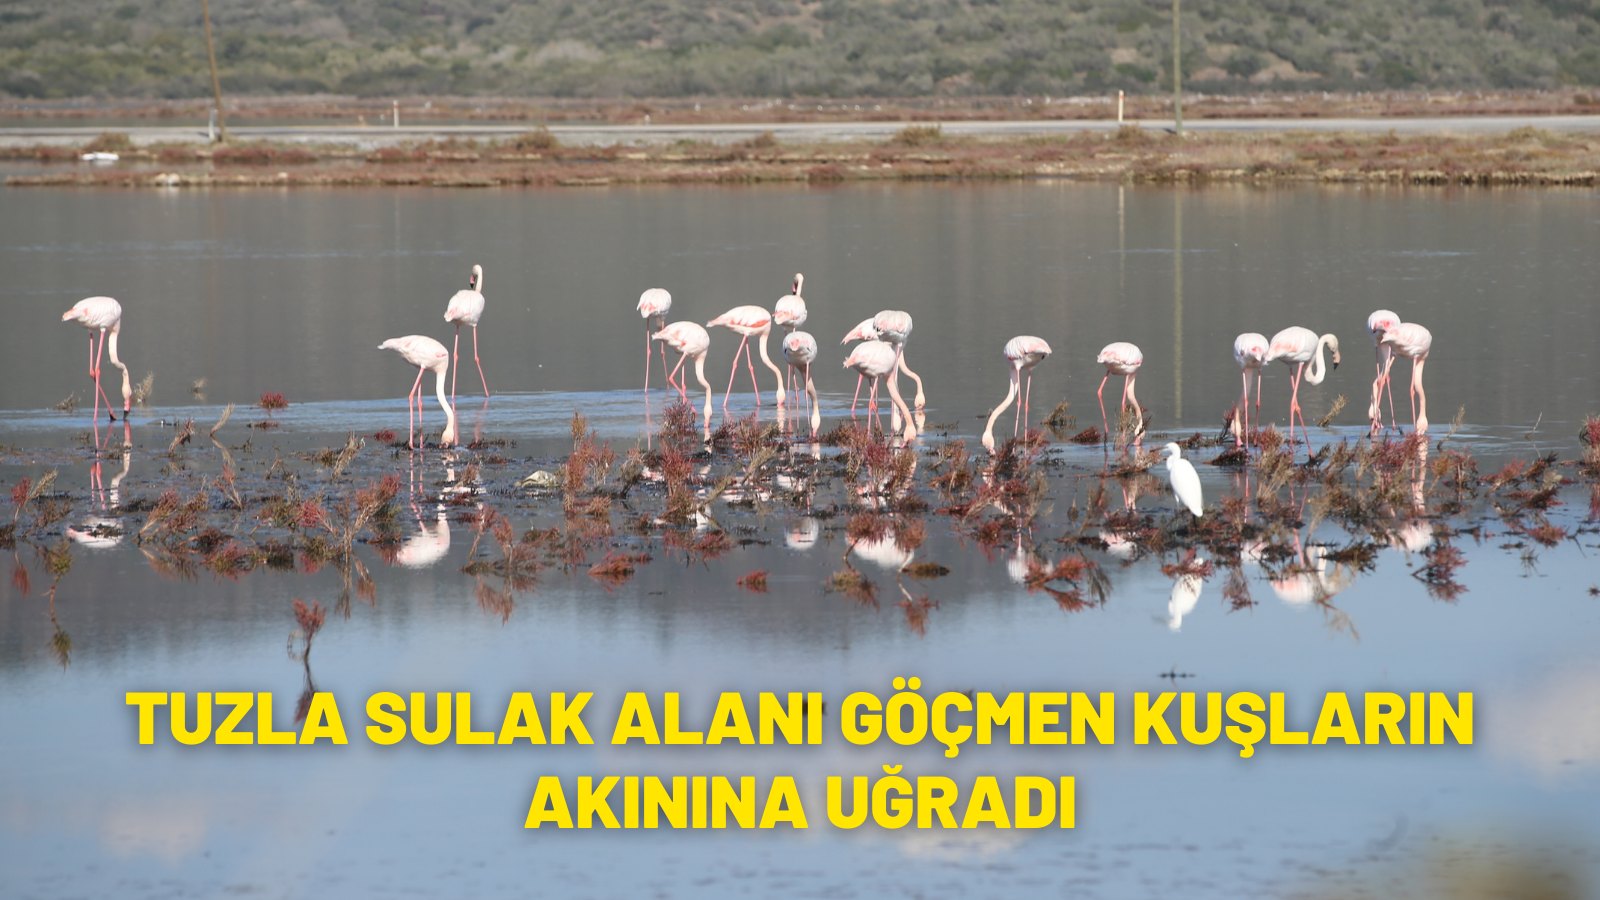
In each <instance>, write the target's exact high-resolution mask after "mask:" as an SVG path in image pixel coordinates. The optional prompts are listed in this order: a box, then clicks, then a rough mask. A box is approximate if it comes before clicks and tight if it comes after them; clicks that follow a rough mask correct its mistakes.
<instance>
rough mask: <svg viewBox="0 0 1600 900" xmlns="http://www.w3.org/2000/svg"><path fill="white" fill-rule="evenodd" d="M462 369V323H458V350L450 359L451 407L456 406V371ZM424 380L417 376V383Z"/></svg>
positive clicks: (420, 375)
mask: <svg viewBox="0 0 1600 900" xmlns="http://www.w3.org/2000/svg"><path fill="white" fill-rule="evenodd" d="M459 368H461V323H460V322H457V323H456V349H455V353H454V354H452V355H451V357H450V405H451V406H455V405H456V370H457V369H459ZM421 380H422V374H421V373H420V372H419V373H418V374H417V381H418V382H420V381H421Z"/></svg>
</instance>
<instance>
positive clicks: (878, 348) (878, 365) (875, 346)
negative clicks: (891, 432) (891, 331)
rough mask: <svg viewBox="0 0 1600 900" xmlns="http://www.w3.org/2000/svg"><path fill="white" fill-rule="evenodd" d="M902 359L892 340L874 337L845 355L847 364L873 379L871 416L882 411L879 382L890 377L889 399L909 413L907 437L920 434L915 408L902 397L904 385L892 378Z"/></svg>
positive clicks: (870, 401) (868, 403) (906, 414)
mask: <svg viewBox="0 0 1600 900" xmlns="http://www.w3.org/2000/svg"><path fill="white" fill-rule="evenodd" d="M899 359H900V353H899V350H898V349H896V347H895V345H893V344H891V343H889V342H888V341H880V340H877V339H876V338H874V339H873V340H870V341H862V342H861V343H859V344H857V345H856V346H855V349H853V350H851V351H850V355H849V356H848V357H846V358H845V361H844V367H845V368H846V369H855V370H856V373H857V374H858V375H861V376H863V377H865V378H871V379H873V381H872V391H871V393H870V394H869V395H868V397H867V415H868V416H869V417H870V416H872V415H874V414H876V413H877V412H878V381H879V380H887V382H888V384H889V398H890V400H891V401H892V403H893V405H894V408H895V410H896V411H899V412H903V413H904V415H905V416H906V440H908V441H909V440H910V439H911V438H914V437H916V426H915V425H914V424H913V423H912V422H911V421H910V419H911V410H909V409H906V402H905V400H903V399H901V397H900V386H899V385H897V384H895V382H894V379H893V378H892V377H889V376H891V375H893V373H894V371H895V364H896V363H897V362H898V361H899ZM850 415H851V417H852V418H853V417H854V416H855V408H854V407H853V406H852V407H851V412H850ZM891 424H892V423H891Z"/></svg>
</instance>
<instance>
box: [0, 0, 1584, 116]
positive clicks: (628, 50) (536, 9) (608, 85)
mask: <svg viewBox="0 0 1600 900" xmlns="http://www.w3.org/2000/svg"><path fill="white" fill-rule="evenodd" d="M211 12H212V23H213V27H214V29H215V32H216V43H217V58H218V64H219V66H220V68H221V71H222V78H223V87H224V89H225V90H226V91H228V92H230V93H235V94H241V93H243V94H313V93H339V94H354V95H357V96H390V95H403V96H415V95H429V94H432V95H447V94H448V95H528V96H557V97H563V96H564V97H613V96H651V97H675V96H701V95H704V96H719V95H720V96H745V97H762V96H766V97H774V96H777V97H788V96H813V97H870V96H898V97H914V96H926V95H932V94H949V95H956V96H961V95H1008V94H1010V95H1015V94H1028V95H1038V94H1055V95H1058V96H1059V95H1067V94H1075V93H1085V92H1102V91H1107V90H1116V89H1118V88H1121V89H1125V90H1128V91H1130V92H1152V91H1161V90H1166V89H1167V88H1168V86H1169V85H1170V84H1171V71H1170V66H1171V36H1172V28H1171V18H1170V15H1171V6H1170V3H1168V2H1166V0H1159V2H1142V0H530V2H511V0H487V2H483V0H477V2H469V0H251V2H243V0H214V2H213V3H212V4H211ZM1182 26H1183V42H1184V73H1183V74H1184V77H1185V84H1186V86H1187V87H1189V88H1191V89H1194V90H1202V91H1209V92H1231V93H1240V92H1247V91H1252V90H1263V89H1266V90H1308V89H1322V90H1384V89H1393V88H1433V89H1454V90H1470V89H1484V88H1550V87H1559V86H1562V85H1600V0H1187V2H1185V3H1184V5H1183V23H1182ZM209 89H210V84H209V76H208V74H207V67H206V55H205V43H204V38H203V33H202V30H201V22H200V4H199V3H198V2H196V0H181V2H180V0H142V2H137V3H135V2H128V0H0V92H3V93H4V94H7V95H10V96H13V97H24V98H66V97H87V96H102V97H167V98H173V97H191V96H202V95H205V94H207V93H209Z"/></svg>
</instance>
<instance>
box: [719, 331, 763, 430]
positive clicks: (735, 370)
mask: <svg viewBox="0 0 1600 900" xmlns="http://www.w3.org/2000/svg"><path fill="white" fill-rule="evenodd" d="M749 341H750V335H748V334H747V335H745V336H744V337H742V338H740V339H739V349H737V350H735V351H733V371H732V372H730V373H728V389H727V391H725V392H723V394H722V411H723V412H727V411H728V398H729V397H731V396H733V379H734V378H736V377H737V376H738V374H739V354H741V353H743V352H745V344H747V343H748V342H749ZM750 371H751V375H750V380H751V381H754V380H755V374H754V373H755V367H754V366H752V367H751V369H750Z"/></svg>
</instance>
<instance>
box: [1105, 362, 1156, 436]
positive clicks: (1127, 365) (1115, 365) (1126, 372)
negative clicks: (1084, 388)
mask: <svg viewBox="0 0 1600 900" xmlns="http://www.w3.org/2000/svg"><path fill="white" fill-rule="evenodd" d="M1094 361H1095V362H1097V363H1099V364H1100V365H1103V366H1105V367H1106V376H1105V378H1102V379H1100V390H1098V391H1096V392H1095V396H1096V397H1098V398H1100V424H1101V425H1102V426H1104V427H1105V430H1106V435H1107V436H1108V437H1109V436H1110V434H1111V424H1110V422H1109V420H1107V419H1106V398H1105V391H1106V381H1108V380H1109V379H1110V378H1111V376H1113V375H1121V376H1123V379H1122V409H1123V411H1124V412H1126V411H1127V409H1128V403H1129V402H1130V401H1131V402H1132V403H1133V411H1134V412H1135V413H1136V414H1137V415H1138V421H1139V424H1138V426H1137V427H1136V428H1135V429H1134V437H1135V438H1138V437H1139V436H1140V435H1143V434H1144V410H1143V409H1141V408H1140V407H1139V398H1138V397H1135V396H1134V394H1133V382H1134V379H1135V377H1136V376H1137V375H1138V374H1139V367H1140V366H1142V365H1144V354H1143V353H1141V352H1139V348H1138V347H1135V346H1134V345H1132V344H1130V343H1128V342H1127V341H1117V342H1116V343H1114V344H1107V345H1106V346H1105V349H1103V350H1101V351H1100V355H1099V356H1096V357H1095V358H1094Z"/></svg>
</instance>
